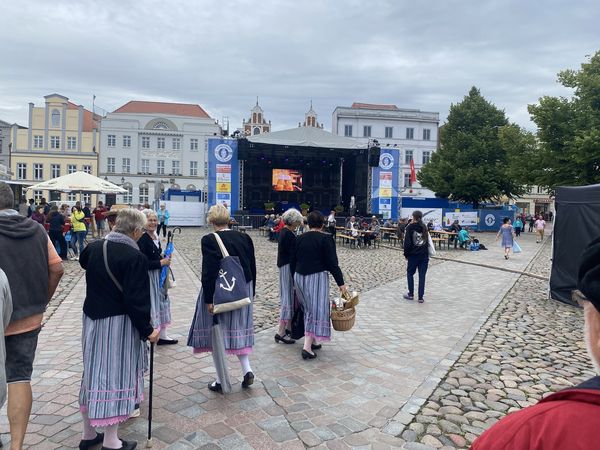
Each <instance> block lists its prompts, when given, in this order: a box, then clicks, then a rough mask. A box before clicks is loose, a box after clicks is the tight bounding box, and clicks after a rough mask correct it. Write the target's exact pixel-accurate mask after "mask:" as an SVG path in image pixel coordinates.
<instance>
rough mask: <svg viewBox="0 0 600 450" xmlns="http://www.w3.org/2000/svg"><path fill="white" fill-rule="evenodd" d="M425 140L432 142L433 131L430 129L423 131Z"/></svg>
mask: <svg viewBox="0 0 600 450" xmlns="http://www.w3.org/2000/svg"><path fill="white" fill-rule="evenodd" d="M423 140H424V141H430V140H431V130H430V129H429V128H425V129H424V130H423Z"/></svg>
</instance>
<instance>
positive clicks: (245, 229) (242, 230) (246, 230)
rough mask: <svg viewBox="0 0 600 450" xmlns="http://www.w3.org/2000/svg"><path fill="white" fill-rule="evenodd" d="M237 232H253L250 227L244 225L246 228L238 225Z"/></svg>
mask: <svg viewBox="0 0 600 450" xmlns="http://www.w3.org/2000/svg"><path fill="white" fill-rule="evenodd" d="M237 230H238V231H239V232H240V233H246V232H248V231H250V230H252V227H251V226H250V225H244V226H241V225H238V227H237Z"/></svg>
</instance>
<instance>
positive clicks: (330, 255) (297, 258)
mask: <svg viewBox="0 0 600 450" xmlns="http://www.w3.org/2000/svg"><path fill="white" fill-rule="evenodd" d="M291 269H292V272H297V273H299V274H300V275H311V274H313V273H318V272H323V271H328V272H329V273H331V275H333V278H334V279H335V282H336V283H337V285H338V286H342V285H343V284H344V276H343V275H342V270H341V269H340V266H339V265H338V258H337V253H336V251H335V242H334V240H333V239H331V235H330V234H327V233H321V232H318V231H309V232H307V233H304V234H301V235H300V236H298V238H297V239H296V247H295V249H294V253H293V254H292V260H291Z"/></svg>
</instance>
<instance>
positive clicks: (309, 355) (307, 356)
mask: <svg viewBox="0 0 600 450" xmlns="http://www.w3.org/2000/svg"><path fill="white" fill-rule="evenodd" d="M316 357H317V354H316V353H310V352H307V351H306V350H304V349H302V359H315V358H316Z"/></svg>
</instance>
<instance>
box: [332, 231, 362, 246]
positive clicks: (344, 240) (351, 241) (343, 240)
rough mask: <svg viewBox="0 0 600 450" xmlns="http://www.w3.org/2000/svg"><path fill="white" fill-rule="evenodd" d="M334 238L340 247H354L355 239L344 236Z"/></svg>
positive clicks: (339, 235) (338, 235)
mask: <svg viewBox="0 0 600 450" xmlns="http://www.w3.org/2000/svg"><path fill="white" fill-rule="evenodd" d="M336 238H337V239H338V240H339V241H340V243H341V244H342V245H345V244H349V245H350V246H351V247H356V241H357V240H356V238H355V237H353V236H348V235H346V234H336Z"/></svg>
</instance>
